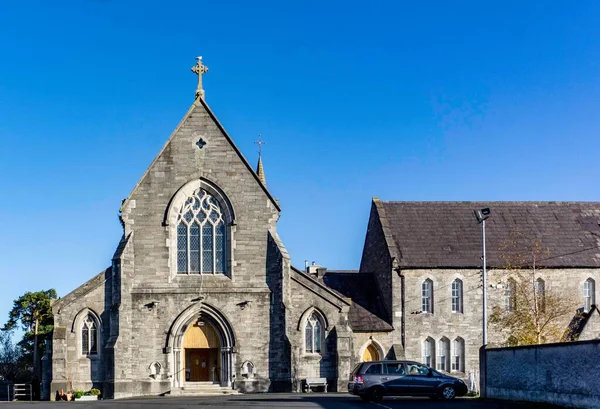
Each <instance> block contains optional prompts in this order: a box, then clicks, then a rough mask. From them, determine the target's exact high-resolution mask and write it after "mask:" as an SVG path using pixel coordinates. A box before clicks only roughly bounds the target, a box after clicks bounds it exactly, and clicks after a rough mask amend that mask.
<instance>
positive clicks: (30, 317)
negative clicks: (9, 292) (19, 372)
mask: <svg viewBox="0 0 600 409" xmlns="http://www.w3.org/2000/svg"><path fill="white" fill-rule="evenodd" d="M56 299H57V295H56V290H54V289H50V290H46V291H37V292H26V293H25V294H23V295H22V296H20V297H19V298H17V299H16V300H15V301H14V304H13V308H12V310H11V311H10V312H9V314H8V321H7V322H6V324H5V325H4V327H3V328H2V330H3V331H12V330H13V329H15V328H16V327H17V326H18V325H20V326H21V328H22V329H23V331H25V335H24V336H23V340H22V341H21V342H19V346H20V347H21V351H22V353H23V355H24V356H31V359H32V361H33V362H32V364H33V373H34V377H37V378H39V376H40V355H41V354H40V351H42V352H43V349H44V342H45V340H46V338H47V337H48V334H50V333H51V332H52V328H53V323H54V320H53V316H52V308H51V305H52V301H53V300H56Z"/></svg>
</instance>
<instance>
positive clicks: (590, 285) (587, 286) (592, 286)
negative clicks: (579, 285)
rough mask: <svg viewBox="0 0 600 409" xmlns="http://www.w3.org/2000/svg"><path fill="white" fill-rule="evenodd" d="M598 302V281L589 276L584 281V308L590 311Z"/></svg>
mask: <svg viewBox="0 0 600 409" xmlns="http://www.w3.org/2000/svg"><path fill="white" fill-rule="evenodd" d="M595 304H596V282H595V281H594V279H593V278H588V279H587V280H585V282H584V283H583V309H584V311H585V312H588V311H589V310H591V309H592V305H595Z"/></svg>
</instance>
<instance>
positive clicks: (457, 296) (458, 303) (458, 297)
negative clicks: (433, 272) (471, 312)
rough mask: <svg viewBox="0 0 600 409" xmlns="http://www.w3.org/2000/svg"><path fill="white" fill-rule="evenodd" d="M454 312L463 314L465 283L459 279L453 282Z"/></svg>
mask: <svg viewBox="0 0 600 409" xmlns="http://www.w3.org/2000/svg"><path fill="white" fill-rule="evenodd" d="M452 312H460V313H462V312H463V283H462V280H460V279H458V278H457V279H456V280H454V281H453V282H452Z"/></svg>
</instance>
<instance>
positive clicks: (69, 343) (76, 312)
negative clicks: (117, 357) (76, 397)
mask: <svg viewBox="0 0 600 409" xmlns="http://www.w3.org/2000/svg"><path fill="white" fill-rule="evenodd" d="M111 280H112V269H110V268H109V269H107V270H105V271H103V272H101V273H100V274H98V275H97V276H96V277H94V278H92V279H91V280H89V281H88V282H87V283H85V284H83V285H82V286H81V287H79V288H78V289H76V290H75V291H73V292H72V293H70V294H68V295H66V296H65V297H63V298H62V299H60V300H59V301H57V302H55V303H54V305H53V308H52V309H53V313H54V331H53V334H52V354H51V355H50V354H49V355H48V356H46V359H48V360H50V359H51V361H52V369H51V371H50V372H51V374H52V382H51V383H50V388H49V390H48V395H49V396H45V398H51V399H52V398H53V397H54V394H55V392H56V391H57V390H61V389H64V390H65V391H69V390H71V389H85V390H89V389H91V388H92V387H95V388H98V389H100V390H101V391H104V380H105V374H104V365H103V347H104V346H105V345H106V343H107V341H108V322H109V317H108V315H107V312H106V310H105V286H106V285H107V283H108V282H110V281H111ZM88 312H91V313H92V314H95V315H96V316H97V317H98V318H99V320H100V327H99V328H98V330H99V331H100V337H99V338H100V345H99V346H98V352H99V353H98V354H97V355H94V356H85V355H82V351H81V344H80V342H81V338H80V331H81V328H80V325H78V322H79V321H78V319H79V318H85V317H86V316H87V313H88Z"/></svg>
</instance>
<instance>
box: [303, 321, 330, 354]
mask: <svg viewBox="0 0 600 409" xmlns="http://www.w3.org/2000/svg"><path fill="white" fill-rule="evenodd" d="M324 335H325V332H324V331H323V321H322V319H321V317H320V316H319V314H317V313H316V312H313V313H312V314H311V315H310V316H309V317H308V319H307V320H306V325H305V326H304V351H305V352H306V353H308V354H320V353H321V352H322V344H323V341H324Z"/></svg>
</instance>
